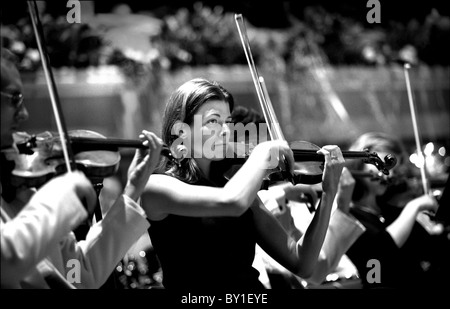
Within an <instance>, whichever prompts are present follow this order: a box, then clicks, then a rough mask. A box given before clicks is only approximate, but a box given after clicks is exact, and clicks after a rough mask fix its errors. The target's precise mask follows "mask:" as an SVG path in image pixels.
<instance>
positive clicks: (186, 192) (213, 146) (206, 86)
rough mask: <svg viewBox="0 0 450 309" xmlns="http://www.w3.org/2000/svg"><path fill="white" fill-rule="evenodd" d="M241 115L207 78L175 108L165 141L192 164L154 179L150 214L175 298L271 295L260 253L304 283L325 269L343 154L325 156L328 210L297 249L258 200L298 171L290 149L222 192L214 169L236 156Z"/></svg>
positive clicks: (279, 150) (182, 92)
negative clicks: (233, 137)
mask: <svg viewBox="0 0 450 309" xmlns="http://www.w3.org/2000/svg"><path fill="white" fill-rule="evenodd" d="M233 105H234V102H233V98H232V96H231V94H230V93H229V92H227V91H226V90H225V89H224V88H223V87H222V86H220V85H219V84H218V83H216V82H211V81H208V80H205V79H200V78H198V79H193V80H190V81H188V82H186V83H184V84H183V85H181V86H180V87H179V88H178V89H177V90H176V91H175V92H174V93H173V94H172V95H171V97H170V98H169V101H168V103H167V105H166V109H165V113H164V119H163V128H162V132H163V133H162V137H163V140H164V142H165V143H166V144H167V145H169V146H170V147H172V148H173V150H174V151H176V152H177V154H178V155H181V156H184V159H183V160H182V161H181V166H180V167H178V166H175V165H170V164H169V165H166V166H165V169H163V173H161V174H154V175H152V176H150V180H149V182H148V184H147V186H146V188H145V191H144V193H143V194H142V206H143V208H144V209H145V211H146V213H147V216H148V218H149V220H150V222H151V225H150V229H149V234H150V238H151V241H152V244H153V246H154V249H155V252H156V254H157V255H158V258H159V260H160V262H161V267H162V271H163V284H164V287H165V288H167V289H181V290H192V289H203V290H230V289H245V290H258V289H264V287H263V286H262V284H261V283H260V281H259V280H258V276H259V273H258V271H257V270H256V269H255V268H253V267H252V262H253V259H254V257H255V245H256V244H259V245H260V246H261V247H262V248H263V249H264V250H265V251H266V252H268V253H270V255H271V256H272V257H273V258H274V259H275V260H277V261H278V262H279V263H280V264H281V265H283V266H284V267H286V268H287V269H289V270H290V271H292V272H293V273H295V274H297V275H299V276H301V277H304V278H309V277H310V276H311V275H312V273H313V269H314V268H315V267H316V265H317V260H318V255H319V253H320V249H321V247H322V244H323V241H324V238H325V234H326V231H327V227H328V223H329V219H330V213H331V207H332V204H333V200H334V197H335V195H336V192H337V186H338V182H339V177H340V175H341V171H342V167H343V163H344V159H343V156H342V153H341V151H340V149H339V148H338V147H337V146H325V147H323V148H321V149H320V150H319V151H318V153H321V154H323V156H324V157H325V168H324V173H323V195H322V200H321V205H320V206H319V207H318V209H317V210H316V213H315V216H314V218H313V220H312V222H311V224H310V226H309V228H308V230H307V231H306V233H305V234H304V236H303V237H302V238H301V239H300V240H296V239H294V238H293V237H291V235H289V234H288V233H287V232H286V231H285V230H284V229H283V227H282V226H281V224H280V223H279V222H278V221H277V219H276V218H275V217H274V216H273V215H272V214H271V213H270V212H269V211H268V210H267V209H266V208H265V207H264V205H263V204H262V203H261V201H260V200H259V198H258V196H257V193H258V191H259V190H260V188H261V184H262V182H263V178H264V177H265V176H266V175H268V174H269V173H270V172H271V171H272V170H273V169H274V168H275V167H277V166H278V164H279V163H280V161H281V160H282V158H285V159H286V160H287V162H289V163H290V164H289V166H291V167H293V165H294V162H293V154H292V150H291V149H290V148H289V146H288V144H287V143H286V142H285V141H266V142H261V143H259V144H258V145H256V146H255V148H254V149H253V150H252V152H251V154H250V155H249V157H248V159H247V160H246V161H245V163H244V164H243V165H242V167H241V168H240V169H239V170H238V171H237V172H236V173H235V174H234V176H233V177H231V179H229V180H228V181H226V182H222V183H221V182H220V180H221V179H223V177H219V176H223V174H222V175H217V170H215V168H214V165H213V162H216V161H221V160H223V158H224V157H225V155H226V153H227V151H228V150H229V147H231V145H230V144H229V143H228V141H229V133H230V131H229V127H228V125H227V121H228V120H229V118H230V116H231V112H232V110H233ZM290 172H293V171H292V170H291V171H290Z"/></svg>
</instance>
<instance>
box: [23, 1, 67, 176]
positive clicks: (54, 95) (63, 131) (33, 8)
mask: <svg viewBox="0 0 450 309" xmlns="http://www.w3.org/2000/svg"><path fill="white" fill-rule="evenodd" d="M27 3H28V10H29V13H30V18H31V23H32V25H33V31H34V34H35V37H36V42H37V45H38V49H39V54H40V57H41V62H42V67H43V69H44V74H45V78H46V80H47V88H48V92H49V94H50V101H51V103H52V107H53V114H54V116H55V120H56V125H57V127H58V133H59V136H60V138H61V148H62V151H63V155H64V161H65V163H66V168H67V172H72V166H71V164H70V161H72V162H73V163H75V161H74V156H73V152H72V147H71V145H70V143H69V141H68V137H69V134H68V131H67V127H66V123H65V121H64V117H63V114H62V109H61V103H60V100H59V95H58V91H57V89H56V83H55V79H54V77H53V73H52V70H51V68H50V58H49V56H48V52H47V49H46V44H45V39H44V32H43V30H42V23H41V21H40V18H39V9H38V7H37V4H36V1H35V0H33V1H27ZM73 166H74V168H75V166H76V165H75V164H73Z"/></svg>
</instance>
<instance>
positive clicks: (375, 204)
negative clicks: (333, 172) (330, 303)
mask: <svg viewBox="0 0 450 309" xmlns="http://www.w3.org/2000/svg"><path fill="white" fill-rule="evenodd" d="M350 149H353V150H361V149H369V150H371V151H376V152H377V153H379V154H383V153H392V154H395V155H396V156H397V157H398V158H399V164H398V165H397V166H396V167H394V168H393V170H392V177H394V179H395V177H398V176H400V175H401V174H402V173H403V171H402V169H404V168H405V162H403V163H402V162H401V161H402V160H404V159H405V151H404V148H403V145H402V144H401V143H400V141H399V140H397V139H395V138H393V137H392V136H390V135H387V134H384V133H380V132H369V133H365V134H363V135H361V136H360V137H359V138H358V139H357V140H356V141H355V142H354V143H353V144H352V145H351V146H350ZM346 167H347V168H348V169H349V170H350V172H348V171H345V172H343V173H342V178H341V182H348V181H354V182H355V186H354V190H353V194H352V195H350V196H351V209H350V213H351V214H352V215H353V216H354V217H356V218H357V219H358V220H359V221H360V222H361V223H362V224H363V225H364V226H365V227H366V231H365V232H364V233H363V234H362V235H361V236H360V237H359V238H358V239H357V240H356V242H355V243H354V244H353V245H352V246H351V247H350V249H349V250H348V251H347V255H348V257H349V258H350V259H351V261H352V262H353V263H354V264H355V266H356V267H357V269H358V272H359V275H360V278H361V280H362V282H363V285H364V287H365V288H405V287H415V286H417V285H418V284H420V283H421V282H425V281H424V279H425V277H426V276H425V272H424V269H422V266H423V265H421V263H420V262H419V261H417V260H416V259H415V257H413V256H411V255H410V254H408V253H407V251H405V244H406V243H407V241H408V240H409V239H410V237H411V232H412V230H413V227H414V225H415V222H416V218H417V216H418V215H419V213H421V212H423V211H430V212H434V211H436V209H437V207H438V204H437V202H436V200H435V199H434V197H432V196H431V195H428V194H423V195H421V196H418V197H416V198H413V199H409V200H407V201H405V204H404V205H402V208H401V209H400V213H399V214H398V216H397V217H396V218H393V219H389V218H387V217H386V214H387V213H388V210H387V209H386V207H385V206H384V207H383V205H384V202H383V197H384V195H385V194H386V191H387V189H388V188H389V186H392V184H391V185H390V184H389V183H390V182H391V181H392V180H393V179H392V178H385V177H383V176H382V177H375V178H374V177H365V175H370V173H372V174H374V175H376V174H377V171H376V170H375V169H374V167H373V166H371V165H364V164H362V163H360V162H358V161H352V162H346ZM361 172H363V173H361ZM391 207H392V206H391ZM372 262H375V263H376V264H372Z"/></svg>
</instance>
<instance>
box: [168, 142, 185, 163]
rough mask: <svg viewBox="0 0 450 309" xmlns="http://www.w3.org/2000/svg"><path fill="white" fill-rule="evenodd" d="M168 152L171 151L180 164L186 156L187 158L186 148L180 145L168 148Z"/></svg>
mask: <svg viewBox="0 0 450 309" xmlns="http://www.w3.org/2000/svg"><path fill="white" fill-rule="evenodd" d="M170 150H171V151H172V153H173V155H174V157H175V158H176V159H177V160H178V161H180V162H181V161H182V160H184V159H185V158H186V156H187V151H188V150H187V147H186V146H184V145H182V144H180V145H177V146H175V147H173V146H172V147H171V148H170Z"/></svg>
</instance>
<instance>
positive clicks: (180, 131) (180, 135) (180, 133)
mask: <svg viewBox="0 0 450 309" xmlns="http://www.w3.org/2000/svg"><path fill="white" fill-rule="evenodd" d="M186 135H187V132H185V131H183V130H179V131H178V137H179V138H181V139H186Z"/></svg>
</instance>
